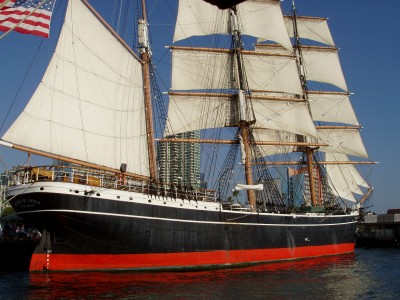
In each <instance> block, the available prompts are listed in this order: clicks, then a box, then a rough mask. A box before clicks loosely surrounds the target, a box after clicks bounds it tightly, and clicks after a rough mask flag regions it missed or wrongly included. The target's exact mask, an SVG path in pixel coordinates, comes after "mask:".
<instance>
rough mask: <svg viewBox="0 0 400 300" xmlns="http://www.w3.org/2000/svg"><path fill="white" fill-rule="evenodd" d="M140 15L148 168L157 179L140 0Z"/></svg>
mask: <svg viewBox="0 0 400 300" xmlns="http://www.w3.org/2000/svg"><path fill="white" fill-rule="evenodd" d="M142 17H143V19H139V39H138V42H139V47H140V50H139V51H140V58H141V60H142V70H143V87H144V101H145V117H146V129H147V149H148V152H149V170H150V180H152V181H154V180H156V179H157V163H156V152H155V146H154V125H153V106H152V101H151V91H150V63H151V50H150V42H149V30H148V23H147V11H146V1H145V0H142Z"/></svg>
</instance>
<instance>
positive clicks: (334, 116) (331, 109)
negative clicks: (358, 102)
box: [307, 91, 359, 125]
mask: <svg viewBox="0 0 400 300" xmlns="http://www.w3.org/2000/svg"><path fill="white" fill-rule="evenodd" d="M307 95H308V99H309V101H310V102H309V103H310V108H311V114H312V117H313V120H315V121H321V122H333V123H343V124H351V125H359V123H358V120H357V117H356V115H355V113H354V110H353V107H352V105H351V103H350V99H349V95H348V93H329V92H310V91H309V92H308V93H307Z"/></svg>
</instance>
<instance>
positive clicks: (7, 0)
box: [0, 0, 11, 9]
mask: <svg viewBox="0 0 400 300" xmlns="http://www.w3.org/2000/svg"><path fill="white" fill-rule="evenodd" d="M10 1H11V0H6V1H4V2H3V4H0V9H2V8H3V7H4V6H6V5H7V4H8V3H10Z"/></svg>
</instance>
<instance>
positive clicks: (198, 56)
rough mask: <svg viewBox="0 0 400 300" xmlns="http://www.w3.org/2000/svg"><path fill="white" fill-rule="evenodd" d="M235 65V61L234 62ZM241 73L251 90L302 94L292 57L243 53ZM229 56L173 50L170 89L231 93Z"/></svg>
mask: <svg viewBox="0 0 400 300" xmlns="http://www.w3.org/2000/svg"><path fill="white" fill-rule="evenodd" d="M233 61H235V60H233ZM243 62H244V66H243V68H244V70H245V72H246V79H247V81H248V85H249V89H250V90H268V91H276V92H287V93H292V94H301V93H302V89H301V84H300V79H299V75H298V70H297V65H296V61H295V59H294V56H292V55H269V54H264V53H258V52H254V53H252V52H249V51H247V52H245V54H244V55H243ZM231 70H232V55H231V53H230V52H229V51H228V50H224V49H216V50H203V51H196V50H189V49H173V52H172V87H171V88H172V89H173V90H205V89H207V90H210V89H231V88H235V86H232V74H231V73H232V71H231Z"/></svg>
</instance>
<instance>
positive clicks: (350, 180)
mask: <svg viewBox="0 0 400 300" xmlns="http://www.w3.org/2000/svg"><path fill="white" fill-rule="evenodd" d="M325 159H326V161H328V162H335V161H337V162H347V161H349V159H348V157H347V156H346V155H344V154H335V153H326V154H325ZM326 171H327V173H328V177H329V183H330V185H331V188H332V190H333V192H334V193H335V194H336V195H337V196H339V197H341V198H343V199H346V200H349V201H353V202H355V201H356V197H355V196H356V195H355V194H358V195H363V191H362V190H361V189H360V186H362V187H365V188H369V185H368V184H367V183H366V181H365V180H364V179H363V178H362V177H361V175H360V173H359V172H358V171H357V169H356V168H355V167H354V165H352V164H328V165H326Z"/></svg>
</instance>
